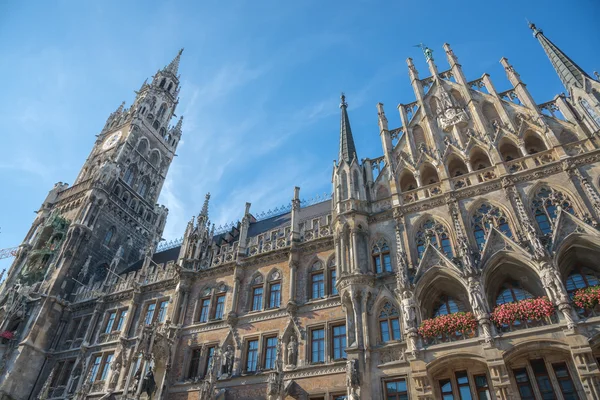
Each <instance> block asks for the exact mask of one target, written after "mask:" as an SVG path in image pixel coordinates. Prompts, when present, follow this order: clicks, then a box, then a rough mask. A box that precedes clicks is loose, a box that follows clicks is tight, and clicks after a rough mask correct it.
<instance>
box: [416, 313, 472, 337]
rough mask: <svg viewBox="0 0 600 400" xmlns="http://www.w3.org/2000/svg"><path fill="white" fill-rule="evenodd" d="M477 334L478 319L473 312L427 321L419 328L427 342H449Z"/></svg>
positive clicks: (443, 316) (441, 316)
mask: <svg viewBox="0 0 600 400" xmlns="http://www.w3.org/2000/svg"><path fill="white" fill-rule="evenodd" d="M476 333H477V319H475V316H474V315H473V313H471V312H458V313H454V314H448V315H440V316H438V317H435V318H431V319H426V320H424V321H423V322H422V323H421V326H419V334H420V335H421V336H422V337H423V338H424V339H425V340H426V342H449V341H453V340H458V339H464V338H467V337H473V336H475V335H476Z"/></svg>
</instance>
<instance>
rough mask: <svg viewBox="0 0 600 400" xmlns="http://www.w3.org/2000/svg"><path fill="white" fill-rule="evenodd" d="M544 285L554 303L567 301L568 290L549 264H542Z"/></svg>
mask: <svg viewBox="0 0 600 400" xmlns="http://www.w3.org/2000/svg"><path fill="white" fill-rule="evenodd" d="M542 285H543V286H544V289H546V292H547V293H548V297H549V298H550V300H551V301H552V302H554V303H557V302H564V301H566V300H567V295H566V290H565V287H564V286H563V284H562V282H561V281H560V275H559V274H558V272H557V271H556V270H555V269H554V268H553V267H552V264H550V263H549V262H545V263H543V264H542Z"/></svg>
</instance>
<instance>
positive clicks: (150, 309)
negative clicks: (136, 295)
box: [144, 303, 156, 325]
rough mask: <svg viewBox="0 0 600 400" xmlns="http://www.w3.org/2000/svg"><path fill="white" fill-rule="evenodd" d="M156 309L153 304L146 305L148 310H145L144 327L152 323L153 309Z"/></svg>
mask: <svg viewBox="0 0 600 400" xmlns="http://www.w3.org/2000/svg"><path fill="white" fill-rule="evenodd" d="M155 308H156V304H155V303H150V304H148V308H147V309H146V318H144V323H145V324H146V325H150V324H152V322H154V309H155Z"/></svg>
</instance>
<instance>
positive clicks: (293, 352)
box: [287, 335, 298, 367]
mask: <svg viewBox="0 0 600 400" xmlns="http://www.w3.org/2000/svg"><path fill="white" fill-rule="evenodd" d="M287 350H288V366H289V367H295V366H296V363H297V362H298V341H297V340H296V336H295V335H291V336H290V341H289V342H288V345H287Z"/></svg>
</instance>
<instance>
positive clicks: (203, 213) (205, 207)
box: [200, 193, 210, 218]
mask: <svg viewBox="0 0 600 400" xmlns="http://www.w3.org/2000/svg"><path fill="white" fill-rule="evenodd" d="M209 200H210V193H206V197H204V204H203V205H202V211H200V216H203V217H207V218H208V201H209Z"/></svg>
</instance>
